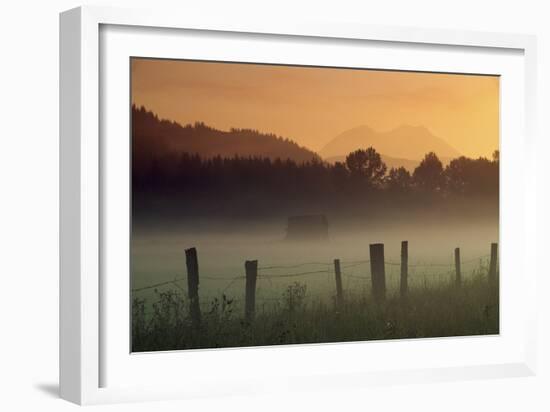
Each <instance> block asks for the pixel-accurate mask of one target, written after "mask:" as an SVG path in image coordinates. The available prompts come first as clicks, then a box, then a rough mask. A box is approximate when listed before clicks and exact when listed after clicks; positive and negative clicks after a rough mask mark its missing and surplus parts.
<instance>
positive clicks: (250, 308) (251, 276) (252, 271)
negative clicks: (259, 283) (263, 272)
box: [244, 260, 258, 322]
mask: <svg viewBox="0 0 550 412" xmlns="http://www.w3.org/2000/svg"><path fill="white" fill-rule="evenodd" d="M244 269H245V272H246V289H245V306H244V316H245V319H246V321H247V322H252V321H253V320H254V313H255V311H256V279H257V278H258V261H257V260H247V261H246V262H245V263H244Z"/></svg>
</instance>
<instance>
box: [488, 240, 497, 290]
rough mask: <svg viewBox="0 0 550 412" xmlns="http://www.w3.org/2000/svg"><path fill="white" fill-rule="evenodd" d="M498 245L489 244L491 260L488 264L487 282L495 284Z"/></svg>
mask: <svg viewBox="0 0 550 412" xmlns="http://www.w3.org/2000/svg"><path fill="white" fill-rule="evenodd" d="M497 261H498V243H491V260H490V263H489V282H490V283H491V284H495V282H496V280H497Z"/></svg>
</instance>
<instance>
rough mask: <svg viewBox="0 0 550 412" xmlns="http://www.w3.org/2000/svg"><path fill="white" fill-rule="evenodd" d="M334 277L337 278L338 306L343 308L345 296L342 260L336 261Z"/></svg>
mask: <svg viewBox="0 0 550 412" xmlns="http://www.w3.org/2000/svg"><path fill="white" fill-rule="evenodd" d="M334 276H335V278H336V305H337V306H338V308H340V309H341V308H342V305H343V303H344V295H343V292H342V273H341V272H340V259H334Z"/></svg>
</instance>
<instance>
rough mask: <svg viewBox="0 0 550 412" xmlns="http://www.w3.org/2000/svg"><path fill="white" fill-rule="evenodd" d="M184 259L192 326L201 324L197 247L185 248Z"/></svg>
mask: <svg viewBox="0 0 550 412" xmlns="http://www.w3.org/2000/svg"><path fill="white" fill-rule="evenodd" d="M185 261H186V264H187V294H188V297H189V313H190V314H191V321H192V322H193V326H195V327H199V326H200V324H201V308H200V304H199V261H198V259H197V249H196V248H194V247H192V248H190V249H186V250H185Z"/></svg>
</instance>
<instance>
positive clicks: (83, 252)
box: [60, 7, 537, 404]
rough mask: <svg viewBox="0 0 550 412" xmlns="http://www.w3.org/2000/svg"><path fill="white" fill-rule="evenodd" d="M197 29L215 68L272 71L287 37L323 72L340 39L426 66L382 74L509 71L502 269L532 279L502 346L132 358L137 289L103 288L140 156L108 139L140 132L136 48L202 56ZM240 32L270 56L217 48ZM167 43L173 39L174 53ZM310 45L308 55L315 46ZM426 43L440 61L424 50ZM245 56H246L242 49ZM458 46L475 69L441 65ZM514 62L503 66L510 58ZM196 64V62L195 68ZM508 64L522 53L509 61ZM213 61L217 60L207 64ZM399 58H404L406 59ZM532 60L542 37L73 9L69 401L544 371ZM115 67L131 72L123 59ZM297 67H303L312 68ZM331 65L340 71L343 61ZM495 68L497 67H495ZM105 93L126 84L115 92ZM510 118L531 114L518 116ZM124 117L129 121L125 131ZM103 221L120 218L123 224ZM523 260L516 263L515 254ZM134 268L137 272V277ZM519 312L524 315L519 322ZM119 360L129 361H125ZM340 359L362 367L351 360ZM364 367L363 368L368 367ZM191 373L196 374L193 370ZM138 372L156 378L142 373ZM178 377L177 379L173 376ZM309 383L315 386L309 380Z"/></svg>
mask: <svg viewBox="0 0 550 412" xmlns="http://www.w3.org/2000/svg"><path fill="white" fill-rule="evenodd" d="M110 28H112V30H111V29H110ZM147 30H148V31H149V32H147ZM139 31H143V32H144V34H143V36H142V37H140V41H139V42H136V41H135V39H133V37H134V36H137V34H136V33H138V32H139ZM189 32H192V33H193V35H194V36H195V37H196V39H197V42H198V41H203V40H201V35H205V36H206V35H207V34H208V33H215V34H216V35H215V36H213V37H212V36H210V37H208V39H206V40H204V41H205V42H209V43H205V44H209V45H212V48H211V50H206V51H205V49H204V47H202V48H201V50H200V53H212V51H213V50H216V49H218V52H217V53H218V54H217V55H216V56H217V58H218V60H224V56H226V57H225V58H226V59H231V58H234V59H240V60H241V61H245V60H246V59H247V58H248V59H251V61H262V62H264V61H266V59H267V60H269V61H274V60H272V59H270V58H268V57H266V56H267V55H266V54H265V53H269V51H270V50H272V52H273V53H274V51H275V50H282V49H283V48H284V47H283V46H285V45H286V44H288V43H289V42H299V40H300V41H301V40H307V41H301V42H300V45H299V46H297V48H296V52H301V53H296V55H298V54H299V56H301V57H294V58H295V59H313V60H315V59H317V60H315V63H316V64H320V65H323V64H327V62H329V61H330V59H331V55H330V53H328V56H324V57H323V59H325V60H321V57H319V55H318V54H315V51H314V48H315V47H318V46H319V44H321V43H323V42H329V43H330V47H328V46H327V45H328V43H327V44H325V43H323V44H322V45H323V47H328V49H326V50H332V51H333V52H334V54H337V53H339V50H342V54H341V56H345V55H346V54H345V53H346V52H345V48H346V44H347V43H346V42H351V43H352V44H353V45H354V46H353V47H356V45H360V47H362V46H361V45H362V44H364V43H365V44H366V43H369V44H371V45H374V46H373V47H374V48H378V49H379V50H382V52H383V53H380V54H379V56H387V58H388V59H390V58H392V57H391V53H389V52H388V53H386V49H383V48H384V47H387V48H388V50H390V49H394V48H395V49H399V50H401V53H403V51H404V50H405V51H407V52H410V53H412V54H415V53H416V54H417V55H418V56H421V55H422V56H425V61H424V62H423V63H418V62H417V61H415V59H412V61H411V62H410V63H408V66H404V64H403V63H399V62H397V63H391V61H390V60H388V61H387V63H385V64H382V66H383V67H382V68H389V65H391V64H395V67H397V68H401V69H410V70H415V69H416V70H419V69H424V70H432V71H456V72H467V71H469V70H473V71H471V72H476V73H477V72H480V73H481V72H484V69H483V65H484V64H487V65H488V66H487V69H486V71H487V72H488V73H494V74H501V75H502V73H506V74H505V75H503V76H504V77H503V79H505V84H506V86H504V87H505V89H504V90H505V93H503V95H502V102H501V109H502V111H501V113H502V116H503V118H504V119H503V120H502V121H503V125H504V126H505V127H504V128H503V131H502V133H503V140H502V141H501V145H502V154H501V159H502V165H501V192H502V193H501V210H502V211H503V213H502V216H501V228H502V237H501V240H500V242H501V245H502V246H501V256H502V258H501V265H502V268H501V273H504V275H505V274H506V273H505V272H506V271H507V270H508V271H510V272H511V271H514V272H515V273H521V281H520V280H519V278H515V277H511V276H509V277H507V276H503V277H502V276H501V277H502V279H503V281H502V285H501V287H502V288H503V289H501V305H502V306H503V307H502V309H503V310H502V316H503V318H501V322H502V321H503V319H504V320H505V322H510V324H509V327H507V328H504V329H503V331H502V332H501V334H500V335H499V336H498V337H488V338H483V337H477V338H449V339H420V340H414V341H411V340H409V341H400V342H399V341H392V342H386V341H379V342H360V343H351V344H320V345H291V346H290V347H285V348H273V347H266V348H248V349H224V350H202V351H185V352H186V353H185V354H182V352H181V351H180V352H177V353H174V352H171V353H159V354H155V355H145V356H141V357H136V356H132V355H131V354H130V353H129V346H127V339H129V338H128V336H127V335H128V334H127V329H124V327H126V328H128V327H129V326H128V325H129V318H128V317H127V314H128V306H129V305H126V304H125V303H124V301H120V303H117V296H119V295H118V293H119V292H121V291H122V292H124V290H125V289H124V288H125V287H126V286H127V283H124V281H123V280H121V281H120V282H119V283H116V282H118V280H120V279H122V278H123V277H124V276H122V277H121V278H120V279H112V277H109V278H108V279H106V278H105V277H103V278H102V273H103V275H104V274H105V272H106V271H107V272H108V266H109V265H111V264H114V265H117V264H121V265H123V261H124V260H125V261H127V260H128V256H127V255H126V256H125V257H124V250H125V249H124V242H125V239H126V237H127V231H126V232H124V229H125V228H126V229H127V228H128V226H127V225H128V219H126V222H125V223H124V222H123V223H120V222H121V221H123V220H124V219H122V220H121V219H118V218H120V217H122V216H123V213H129V212H128V208H127V205H128V199H127V198H125V200H123V202H122V203H121V205H122V206H121V207H120V208H119V209H118V210H114V209H113V208H114V207H115V206H114V205H113V204H112V202H110V200H109V195H108V193H109V190H111V189H109V187H110V186H112V185H115V184H116V185H118V186H116V188H120V187H123V185H124V184H126V183H127V180H125V176H126V175H124V173H128V169H127V168H126V169H124V167H120V168H117V167H114V168H113V167H112V165H113V163H112V162H113V158H114V160H117V161H119V162H120V161H121V162H122V165H123V166H124V165H126V166H127V165H128V163H127V162H128V160H127V157H128V151H127V150H126V154H124V151H125V146H124V145H120V146H116V145H113V142H114V140H115V139H110V138H109V136H111V133H112V131H115V130H116V131H117V132H121V133H122V132H123V131H124V130H125V129H124V127H126V128H127V127H128V122H126V120H127V118H125V117H124V116H125V115H124V112H127V111H128V105H129V97H128V95H127V94H125V90H126V91H127V88H128V84H127V83H126V84H125V83H124V79H126V78H125V77H124V76H127V75H128V73H127V72H126V75H125V74H124V70H123V69H124V67H123V65H124V59H126V58H127V57H128V56H127V55H125V53H129V54H128V55H133V53H134V52H133V51H132V50H134V51H135V50H139V51H140V53H145V55H148V56H151V57H166V56H169V57H174V58H184V57H189V56H188V54H189V53H190V50H191V51H192V49H185V48H181V47H180V48H178V46H177V44H178V43H177V41H178V39H179V38H178V36H181V35H185V33H189ZM235 35H238V39H237V40H236V41H247V39H248V38H251V39H254V40H253V41H254V42H256V43H257V44H258V45H260V46H264V44H263V43H262V42H264V43H265V44H266V45H267V44H268V45H269V47H258V48H257V49H258V50H257V51H256V53H258V54H256V55H252V54H250V55H247V56H248V57H247V56H245V55H244V54H243V55H242V56H241V57H239V55H231V54H230V52H229V51H227V48H225V51H224V52H223V53H229V54H223V53H222V51H221V50H222V47H220V46H218V47H217V48H216V47H215V44H216V42H222V41H223V39H224V38H225V37H227V38H230V37H231V36H235ZM158 36H163V37H162V38H163V45H164V46H163V50H162V51H161V50H160V45H159V44H160V43H159V42H158ZM228 41H231V40H228ZM136 43H139V49H137V47H138V46H135V47H136V48H134V46H132V45H135V44H136ZM302 43H303V44H302ZM278 47H282V49H277V48H278ZM307 47H310V48H311V49H305V48H307ZM126 48H128V50H127V51H126V50H125V49H126ZM300 48H302V49H300ZM426 48H428V49H429V50H427V51H426ZM253 49H254V48H253ZM260 49H261V50H263V53H264V55H263V58H262V57H258V56H260V54H259V53H261V51H260ZM232 50H233V49H232ZM234 50H238V47H235V48H234ZM304 50H310V51H311V53H303V51H304ZM449 50H450V51H451V52H452V53H456V52H457V51H458V52H459V54H460V56H463V57H464V59H463V60H464V62H463V63H461V64H463V66H460V67H459V65H458V60H456V63H453V61H455V60H453V58H452V53H450V54H449V59H448V60H447V59H445V61H443V62H440V61H439V60H440V59H436V58H435V57H437V54H438V53H447V52H448V51H449ZM195 52H196V53H199V51H195ZM195 52H193V53H195ZM117 53H118V54H117ZM235 53H238V52H235ZM422 53H425V54H422ZM501 54H502V56H504V57H502V58H500V57H499V56H500V55H501ZM142 55H144V54H142ZM198 55H199V54H194V55H193V56H191V57H195V58H196V56H198ZM508 55H509V56H512V57H509V58H508V57H506V56H508ZM117 56H118V57H120V59H118V57H117ZM200 56H202V57H203V58H204V56H205V55H204V54H200ZM220 56H221V57H220ZM243 56H244V57H243ZM315 56H317V57H315ZM395 56H396V57H395V58H396V59H398V57H399V54H398V53H397V54H396V55H395ZM430 56H432V57H430ZM455 57H456V56H455ZM206 58H208V56H206ZM212 58H213V57H212ZM332 58H334V57H332ZM117 59H118V60H117ZM280 59H281V60H280V61H279V62H286V60H285V59H288V57H285V56H282V57H280ZM535 60H536V40H535V38H534V37H533V36H527V35H518V34H497V33H481V32H464V31H450V30H449V31H448V30H425V29H422V28H396V27H377V26H367V25H353V24H351V25H350V24H348V23H346V22H318V21H306V20H304V21H291V20H287V21H284V22H282V21H281V22H274V21H270V20H269V19H267V20H266V21H258V20H256V21H254V22H248V21H245V20H243V21H230V22H229V21H214V20H212V19H211V18H210V17H206V16H205V18H204V19H202V20H200V21H199V20H196V19H194V20H192V21H188V20H187V19H186V18H185V13H178V12H174V11H169V10H167V11H161V10H133V9H115V8H105V7H80V8H77V9H73V10H69V11H67V12H64V13H62V14H61V16H60V101H61V103H60V104H61V106H60V113H61V117H60V134H61V136H60V251H61V256H60V393H61V397H62V398H64V399H66V400H69V401H72V402H75V403H78V404H94V403H110V402H120V401H140V400H162V399H178V398H186V397H196V396H222V395H224V394H247V393H253V392H258V391H285V390H288V389H289V387H290V386H292V388H293V390H309V389H311V388H313V387H315V388H316V389H319V388H325V389H327V390H328V389H330V388H333V389H334V388H337V387H339V386H344V385H350V384H351V385H353V386H357V385H368V384H372V383H380V382H436V381H443V380H459V379H472V378H491V377H506V376H528V375H532V374H534V373H535V372H536V334H535V329H536V328H535V323H536V320H535V319H536V290H535V285H536V274H537V267H536V263H535V259H534V255H535V251H536V247H535V246H536V245H535V227H536V225H535V223H536V222H535V184H536V182H535V172H534V171H535V166H534V158H535V152H536V135H535V129H534V124H535V92H536V61H535ZM115 61H120V62H122V63H121V64H118V63H113V64H111V62H115ZM492 61H494V62H495V63H491V62H492ZM293 62H297V60H294V61H293ZM299 62H301V63H303V62H304V60H300V61H299ZM306 63H307V61H306ZM351 64H354V63H353V62H352V63H351ZM357 64H359V65H361V64H364V63H361V62H359V63H357ZM372 64H374V65H376V64H379V63H377V62H374V63H372ZM453 64H455V66H453ZM493 64H494V66H491V67H489V66H490V65H493ZM333 65H336V66H337V65H338V62H334V63H333ZM422 65H423V66H422ZM453 67H454V70H452V69H453ZM495 67H497V68H499V69H498V70H496V71H495V70H493V69H492V68H495ZM102 76H103V77H102ZM506 79H509V80H506ZM105 82H106V83H105ZM106 84H108V85H113V87H112V88H111V87H108V88H107V87H106V86H105V85H106ZM102 87H103V89H102ZM109 105H110V106H109ZM105 106H109V111H108V113H105V112H104V110H105ZM119 111H120V112H119ZM512 111H514V113H518V116H514V117H517V118H514V119H513V120H512V119H511V117H512V116H511V114H512V113H513V112H512ZM126 116H127V114H126ZM113 117H116V118H117V120H116V121H114V122H113V121H112V118H113ZM126 131H127V130H126ZM126 148H127V146H126ZM507 152H508V153H512V152H513V153H515V155H516V159H515V161H514V164H513V165H512V164H511V163H510V162H508V161H507V159H509V158H510V157H507ZM123 159H126V160H123ZM123 170H126V172H123ZM116 188H115V189H116ZM117 213H118V214H117ZM106 216H114V217H115V218H116V219H115V218H106ZM113 222H114V223H113ZM116 222H119V223H118V224H119V226H116V224H117V223H116ZM124 225H126V226H124ZM110 227H112V229H111V230H110V229H109V228H110ZM125 236H126V237H125ZM117 239H118V240H117ZM113 242H118V243H113ZM106 244H109V245H114V244H117V245H120V247H121V248H120V249H116V248H113V249H111V248H110V247H109V248H107V250H106V246H105V245H106ZM510 251H514V253H513V254H512V253H507V252H510ZM109 254H110V255H113V254H114V255H115V258H114V260H111V257H109ZM121 267H122V268H123V269H124V267H125V266H121ZM126 290H128V289H126ZM126 299H127V298H126ZM512 306H513V307H514V308H515V309H514V310H513V311H512ZM508 309H510V310H508ZM124 322H126V324H124ZM125 325H126V326H125ZM114 335H120V336H114ZM403 345H406V346H403ZM404 347H406V348H407V349H408V350H412V351H413V352H415V351H417V352H416V353H418V356H415V357H414V359H407V358H404V357H403V358H400V357H399V356H398V355H397V354H399V352H403V351H402V349H403V348H404ZM121 351H122V352H123V351H126V352H124V353H125V354H124V353H122V352H121ZM343 353H344V354H343ZM384 356H387V357H388V359H390V358H391V359H392V360H391V362H390V361H388V362H385V363H384V364H382V363H380V362H381V359H382V360H383V359H384ZM342 359H347V360H351V361H350V362H344V364H343V365H342ZM356 359H363V360H364V362H360V361H355V360H356ZM286 361H288V363H289V364H291V365H292V364H294V365H300V367H301V368H302V372H299V371H297V370H294V369H293V368H292V367H287V366H285V367H284V368H283V367H281V366H280V365H282V364H284V363H285V362H286ZM320 361H322V364H320V363H319V362H320ZM209 362H215V363H216V364H217V365H220V369H221V370H222V371H223V370H224V369H223V368H224V367H226V368H232V369H231V370H232V372H231V375H228V374H227V375H226V374H224V373H223V372H217V373H216V376H215V377H213V376H212V374H210V373H209V370H208V369H207V368H202V367H201V366H200V365H204V364H208V363H209ZM171 365H174V367H172V366H171ZM181 365H185V366H186V367H185V368H183V369H182V368H181V367H180V366H181ZM258 365H263V368H264V369H266V371H265V370H262V371H260V370H258ZM319 365H321V366H319ZM172 369H175V370H176V372H177V373H176V374H175V373H174V371H173V370H172ZM235 369H237V370H235ZM159 370H160V371H162V370H164V371H166V372H167V373H166V376H167V379H166V381H163V380H162V379H154V380H153V379H150V378H147V376H151V375H152V374H154V373H156V372H158V371H159ZM137 371H143V377H140V375H139V374H138V373H136V372H137ZM174 376H178V377H179V378H178V379H174ZM306 376H307V379H304V378H305V377H306ZM167 382H172V383H171V384H168V383H167ZM358 382H360V384H359V383H358Z"/></svg>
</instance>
